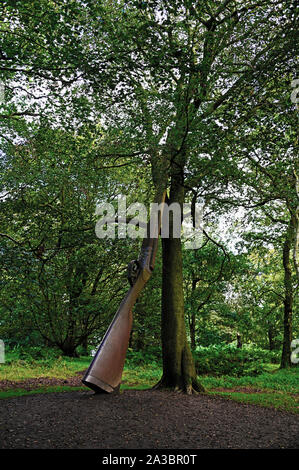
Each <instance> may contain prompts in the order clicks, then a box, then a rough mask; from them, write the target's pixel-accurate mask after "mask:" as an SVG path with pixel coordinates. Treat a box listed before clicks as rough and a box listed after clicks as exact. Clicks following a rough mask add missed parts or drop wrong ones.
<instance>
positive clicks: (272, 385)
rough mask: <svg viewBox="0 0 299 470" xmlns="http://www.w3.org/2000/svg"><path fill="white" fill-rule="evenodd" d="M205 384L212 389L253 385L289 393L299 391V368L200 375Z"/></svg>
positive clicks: (208, 388)
mask: <svg viewBox="0 0 299 470" xmlns="http://www.w3.org/2000/svg"><path fill="white" fill-rule="evenodd" d="M200 381H201V383H202V384H203V386H204V387H205V388H206V389H207V390H210V389H212V388H219V387H222V388H233V387H244V386H251V387H254V388H259V389H262V390H269V391H271V390H277V391H283V392H288V393H299V369H298V368H297V367H294V368H292V369H288V370H286V369H285V370H280V369H277V370H274V371H272V372H264V373H263V374H261V375H258V376H257V377H251V376H249V377H248V376H245V377H229V376H222V377H211V376H203V377H200Z"/></svg>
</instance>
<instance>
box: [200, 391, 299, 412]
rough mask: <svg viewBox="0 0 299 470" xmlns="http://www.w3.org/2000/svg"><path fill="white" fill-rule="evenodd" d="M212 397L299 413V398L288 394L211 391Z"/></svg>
mask: <svg viewBox="0 0 299 470" xmlns="http://www.w3.org/2000/svg"><path fill="white" fill-rule="evenodd" d="M209 393H210V395H218V396H221V397H223V398H228V399H231V400H234V401H238V402H240V403H247V404H250V405H258V406H263V407H267V408H276V409H278V410H281V411H287V412H289V413H299V398H298V397H294V396H292V395H288V394H286V393H279V392H272V393H271V392H268V393H244V392H217V391H210V392H209Z"/></svg>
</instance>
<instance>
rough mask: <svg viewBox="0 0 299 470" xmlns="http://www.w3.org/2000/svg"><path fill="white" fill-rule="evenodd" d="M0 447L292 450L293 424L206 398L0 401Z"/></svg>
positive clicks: (156, 395)
mask: <svg viewBox="0 0 299 470" xmlns="http://www.w3.org/2000/svg"><path fill="white" fill-rule="evenodd" d="M0 408H1V409H0V448H2V449H4V448H40V449H56V448H59V449H61V448H64V449H67V448H68V449H76V448H77V449H83V448H89V449H204V448H206V449H218V448H224V449H229V448H233V449H237V448H242V449H245V448H249V449H253V448H254V449H257V448H272V449H274V448H297V447H298V441H299V418H298V416H296V415H293V414H288V413H283V412H280V411H276V410H272V409H266V408H261V407H258V406H252V405H245V404H240V403H236V402H233V401H229V400H225V399H221V398H218V397H217V398H216V397H209V396H206V395H199V396H184V395H178V394H176V393H170V392H162V391H137V390H134V391H133V390H127V391H124V392H122V393H121V394H120V395H97V396H95V395H94V394H93V392H91V391H83V392H81V391H74V392H65V393H51V394H44V395H43V394H38V395H30V396H21V397H17V398H10V399H4V400H1V401H0Z"/></svg>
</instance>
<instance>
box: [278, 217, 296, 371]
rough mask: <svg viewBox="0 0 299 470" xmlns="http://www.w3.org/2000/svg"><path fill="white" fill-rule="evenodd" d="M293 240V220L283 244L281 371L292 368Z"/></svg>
mask: <svg viewBox="0 0 299 470" xmlns="http://www.w3.org/2000/svg"><path fill="white" fill-rule="evenodd" d="M293 238H294V227H293V220H292V219H291V220H290V223H289V226H288V230H287V233H286V238H285V241H284V244H283V268H284V301H283V303H284V318H283V344H282V355H281V363H280V367H281V369H285V368H288V367H291V366H292V363H291V352H292V351H291V341H292V310H293V286H292V267H291V262H290V250H291V247H292V241H293Z"/></svg>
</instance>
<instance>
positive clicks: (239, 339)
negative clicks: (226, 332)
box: [237, 335, 242, 349]
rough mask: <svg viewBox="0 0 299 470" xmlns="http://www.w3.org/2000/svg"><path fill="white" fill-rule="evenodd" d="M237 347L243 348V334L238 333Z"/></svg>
mask: <svg viewBox="0 0 299 470" xmlns="http://www.w3.org/2000/svg"><path fill="white" fill-rule="evenodd" d="M237 348H239V349H242V340H241V335H237Z"/></svg>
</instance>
